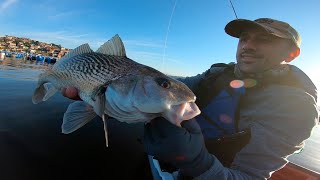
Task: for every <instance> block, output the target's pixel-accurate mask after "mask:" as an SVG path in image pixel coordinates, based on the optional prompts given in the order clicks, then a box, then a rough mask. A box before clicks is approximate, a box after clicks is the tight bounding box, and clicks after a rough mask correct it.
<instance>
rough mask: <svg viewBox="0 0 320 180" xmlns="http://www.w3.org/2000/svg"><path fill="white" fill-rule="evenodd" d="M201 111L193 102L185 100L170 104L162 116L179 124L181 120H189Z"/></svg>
mask: <svg viewBox="0 0 320 180" xmlns="http://www.w3.org/2000/svg"><path fill="white" fill-rule="evenodd" d="M200 113H201V111H200V109H199V107H198V106H197V105H196V103H194V102H185V103H182V104H179V105H173V106H171V107H170V108H169V109H168V111H166V112H164V117H165V118H166V119H167V120H168V121H170V122H171V123H172V124H174V125H176V126H179V127H180V126H181V122H182V121H184V120H189V119H192V118H194V117H196V116H197V115H199V114H200Z"/></svg>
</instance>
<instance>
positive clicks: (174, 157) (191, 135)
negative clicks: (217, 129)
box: [143, 118, 214, 177]
mask: <svg viewBox="0 0 320 180" xmlns="http://www.w3.org/2000/svg"><path fill="white" fill-rule="evenodd" d="M181 126H182V127H181V128H180V127H177V126H175V125H173V124H171V123H170V122H169V121H167V120H166V119H164V118H156V119H154V120H152V121H151V122H150V123H148V124H146V125H145V129H144V139H143V143H144V148H145V151H146V152H147V153H148V154H149V155H153V156H154V158H155V159H158V160H159V161H163V162H167V163H171V164H172V165H174V166H175V167H177V168H179V169H180V173H181V174H182V175H184V176H192V177H196V176H199V175H200V174H202V173H204V172H205V171H206V170H208V169H209V168H210V167H211V165H212V163H213V160H214V157H213V156H212V155H211V154H209V153H208V151H207V149H206V147H205V144H204V140H203V136H202V133H201V129H200V127H199V125H198V123H197V122H196V120H195V119H191V120H188V121H183V122H182V123H181Z"/></svg>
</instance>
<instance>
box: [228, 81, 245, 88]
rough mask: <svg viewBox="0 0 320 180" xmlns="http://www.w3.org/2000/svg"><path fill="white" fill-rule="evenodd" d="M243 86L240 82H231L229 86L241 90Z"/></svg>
mask: <svg viewBox="0 0 320 180" xmlns="http://www.w3.org/2000/svg"><path fill="white" fill-rule="evenodd" d="M243 85H244V82H243V81H241V80H233V81H231V82H230V86H231V87H232V88H241V87H243Z"/></svg>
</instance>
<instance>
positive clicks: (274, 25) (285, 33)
mask: <svg viewBox="0 0 320 180" xmlns="http://www.w3.org/2000/svg"><path fill="white" fill-rule="evenodd" d="M252 28H258V29H261V30H264V31H266V32H267V33H270V34H272V35H274V36H277V37H280V38H284V39H291V40H292V41H293V43H294V44H295V45H296V46H297V47H298V48H300V45H301V37H300V35H299V33H298V31H296V30H295V29H294V28H293V27H291V26H290V25H289V24H288V23H286V22H282V21H278V20H274V19H270V18H260V19H256V20H254V21H251V20H247V19H236V20H233V21H231V22H229V23H228V24H227V25H226V27H225V28H224V29H225V31H226V33H227V34H229V35H230V36H233V37H237V38H239V36H240V35H241V33H242V32H243V31H245V30H248V29H252Z"/></svg>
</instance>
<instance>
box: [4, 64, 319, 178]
mask: <svg viewBox="0 0 320 180" xmlns="http://www.w3.org/2000/svg"><path fill="white" fill-rule="evenodd" d="M50 66H51V65H47V64H35V63H34V62H30V61H24V60H16V59H5V60H0V147H1V148H0V179H67V178H69V179H106V178H110V177H114V176H115V177H117V179H146V178H150V174H149V169H148V168H149V167H148V165H147V164H146V162H145V154H144V153H143V146H142V144H141V143H140V142H139V141H138V140H137V139H138V138H140V137H141V136H142V135H143V125H142V124H126V123H121V122H119V121H116V120H113V119H110V120H109V121H108V122H109V123H108V130H109V148H106V147H105V139H104V131H103V124H102V121H101V120H100V119H99V118H96V119H94V120H93V121H92V122H90V123H88V124H87V125H85V126H84V127H82V128H80V129H79V130H77V131H75V132H74V133H72V134H69V135H64V134H62V133H61V124H62V117H63V113H64V112H65V110H66V109H67V107H68V105H69V103H71V102H72V101H71V100H69V99H67V98H64V97H62V96H61V94H59V93H57V94H56V95H55V96H54V97H52V98H50V99H49V100H48V101H46V102H43V103H40V104H37V105H34V104H32V102H31V97H32V93H33V90H34V88H35V86H36V80H37V76H38V74H39V73H40V72H41V71H42V70H45V69H47V68H50ZM270 148H272V147H270ZM319 149H320V128H319V127H318V128H316V129H315V131H314V133H313V135H312V137H311V138H310V139H308V140H307V141H306V146H305V149H304V150H303V151H302V152H300V153H299V154H295V155H292V156H291V157H289V160H290V161H292V162H294V163H296V164H298V165H302V166H304V167H307V168H309V169H311V170H314V171H317V172H320V153H319Z"/></svg>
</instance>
